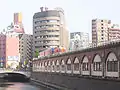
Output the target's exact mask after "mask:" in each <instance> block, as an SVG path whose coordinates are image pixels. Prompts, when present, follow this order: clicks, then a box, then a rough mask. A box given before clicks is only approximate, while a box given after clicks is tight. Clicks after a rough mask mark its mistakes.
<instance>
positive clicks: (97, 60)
mask: <svg viewBox="0 0 120 90" xmlns="http://www.w3.org/2000/svg"><path fill="white" fill-rule="evenodd" d="M101 61H102V60H101V57H100V55H98V54H96V55H95V57H94V59H93V70H94V71H102V62H101Z"/></svg>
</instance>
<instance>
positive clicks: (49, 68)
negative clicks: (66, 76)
mask: <svg viewBox="0 0 120 90" xmlns="http://www.w3.org/2000/svg"><path fill="white" fill-rule="evenodd" d="M48 72H51V61H50V60H49V61H48Z"/></svg>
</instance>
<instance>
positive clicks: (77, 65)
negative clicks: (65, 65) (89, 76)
mask: <svg viewBox="0 0 120 90" xmlns="http://www.w3.org/2000/svg"><path fill="white" fill-rule="evenodd" d="M74 70H75V71H79V63H74Z"/></svg>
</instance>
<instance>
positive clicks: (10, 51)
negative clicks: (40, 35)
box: [6, 34, 20, 68]
mask: <svg viewBox="0 0 120 90" xmlns="http://www.w3.org/2000/svg"><path fill="white" fill-rule="evenodd" d="M19 62H20V55H19V37H18V35H15V34H7V35H6V68H16V67H17V66H18V65H19Z"/></svg>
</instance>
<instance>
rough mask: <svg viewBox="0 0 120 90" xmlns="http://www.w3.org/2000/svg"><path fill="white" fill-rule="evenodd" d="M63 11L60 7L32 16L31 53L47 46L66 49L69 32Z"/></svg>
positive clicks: (42, 9)
mask: <svg viewBox="0 0 120 90" xmlns="http://www.w3.org/2000/svg"><path fill="white" fill-rule="evenodd" d="M44 9H45V10H44ZM64 17H65V16H64V11H63V10H62V9H61V8H56V9H54V10H48V8H44V7H41V11H40V12H37V13H35V14H34V16H33V54H34V55H35V51H36V50H39V52H40V51H42V50H44V49H46V48H49V47H58V46H63V47H65V48H66V49H68V45H69V42H68V40H69V36H68V35H69V33H68V30H67V29H66V23H65V19H64Z"/></svg>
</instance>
